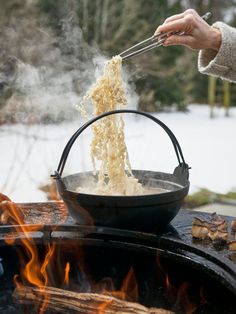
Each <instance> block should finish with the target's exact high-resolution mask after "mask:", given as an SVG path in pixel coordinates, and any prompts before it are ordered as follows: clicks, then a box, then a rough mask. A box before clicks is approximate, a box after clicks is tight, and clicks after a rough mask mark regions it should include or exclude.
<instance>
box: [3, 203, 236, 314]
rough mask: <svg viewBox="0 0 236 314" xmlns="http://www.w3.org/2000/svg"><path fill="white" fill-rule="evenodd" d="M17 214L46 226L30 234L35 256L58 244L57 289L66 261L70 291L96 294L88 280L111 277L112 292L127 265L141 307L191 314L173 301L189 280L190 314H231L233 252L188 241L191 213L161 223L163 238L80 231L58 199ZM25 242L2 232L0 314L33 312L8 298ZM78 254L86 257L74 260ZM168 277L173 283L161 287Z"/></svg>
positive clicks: (235, 288)
mask: <svg viewBox="0 0 236 314" xmlns="http://www.w3.org/2000/svg"><path fill="white" fill-rule="evenodd" d="M0 209H1V206H0ZM19 210H21V211H22V213H23V216H24V217H25V218H24V223H25V224H27V225H29V226H32V227H33V226H35V225H37V224H40V225H42V223H45V225H44V226H42V228H41V229H40V230H39V231H35V232H32V240H33V241H34V242H35V245H37V246H38V247H39V249H38V252H44V253H45V247H47V246H48V244H49V243H52V242H54V243H56V246H58V252H57V253H58V254H56V256H57V257H58V258H59V260H60V262H62V264H60V263H59V264H60V265H61V268H59V269H58V270H57V271H56V272H55V268H54V267H53V268H52V269H51V276H52V278H54V279H55V285H56V284H57V279H58V277H59V273H60V272H63V271H64V268H63V265H65V262H68V261H69V262H70V264H71V271H70V281H71V286H70V287H68V290H73V289H75V291H81V292H87V291H90V292H91V291H93V290H90V289H91V288H92V287H91V286H89V285H88V282H87V280H86V278H90V279H91V278H92V281H93V282H94V283H95V284H96V283H101V282H105V283H106V282H108V283H109V280H103V279H104V278H105V279H106V278H110V279H112V280H113V282H114V285H115V287H114V288H115V289H119V288H120V284H121V282H122V280H123V279H124V277H125V275H126V274H127V272H128V271H129V270H130V269H131V268H132V269H133V271H134V274H135V277H136V282H137V284H138V292H139V298H138V302H139V303H141V304H143V305H145V306H147V307H153V306H154V307H161V308H164V309H167V310H173V311H174V313H177V314H184V313H190V312H189V311H187V310H186V307H184V304H181V302H180V303H178V302H177V301H178V300H180V299H181V294H180V295H179V296H178V295H177V296H176V295H175V288H178V287H181V286H182V283H184V282H187V283H188V287H189V288H188V293H189V295H188V297H191V298H192V300H194V302H196V309H195V310H194V311H192V312H191V313H194V314H200V313H204V314H222V313H224V314H234V313H235V306H236V303H235V302H236V301H235V296H236V259H235V257H234V255H235V253H233V252H230V251H229V250H228V248H227V246H226V245H221V244H219V245H216V244H215V243H212V242H210V243H209V242H207V241H194V240H193V239H192V236H191V223H192V220H193V217H194V216H195V215H196V212H191V211H188V210H180V211H179V213H178V215H177V216H176V217H175V219H174V220H173V221H172V223H171V225H169V226H166V229H165V230H164V232H162V234H160V235H155V234H150V233H149V234H147V233H142V232H137V231H129V230H119V229H113V228H107V227H96V226H78V224H76V223H75V221H74V220H73V219H72V218H71V217H70V216H68V213H67V210H66V208H65V206H64V204H63V203H62V202H60V203H53V202H51V203H38V204H37V203H35V204H19ZM197 215H198V216H201V218H202V219H206V220H207V219H208V216H209V215H208V214H206V213H197ZM223 218H224V219H226V220H227V221H228V224H230V222H231V221H232V218H231V217H223ZM31 229H32V230H33V229H35V230H36V229H37V228H31ZM6 234H8V238H9V239H11V238H12V239H15V240H16V241H15V244H14V246H11V247H9V246H7V245H6V244H5V242H4V238H5V236H6ZM23 238H24V235H23V234H22V235H21V234H19V233H18V234H16V233H15V226H11V225H5V226H1V227H0V279H1V286H0V292H1V293H0V309H1V311H2V313H4V314H15V313H18V314H21V313H22V314H23V313H31V314H34V313H35V309H34V307H31V308H28V309H26V308H25V307H23V306H20V305H18V304H14V303H13V301H12V292H13V290H14V283H13V277H14V275H15V274H18V273H19V266H20V265H19V264H20V259H19V257H18V256H17V252H18V253H20V256H22V253H23V252H24V248H23V247H22V242H21V240H22V239H23ZM78 252H82V253H83V254H79V258H76V257H77V254H78ZM39 256H40V254H39ZM82 257H83V261H84V262H85V265H86V269H87V270H88V272H89V277H86V276H82V275H81V274H80V275H78V270H79V269H82V268H79V267H78V265H80V263H81V258H82ZM53 265H54V264H53ZM167 274H168V278H169V283H170V286H167V285H166V282H165V279H166V275H167ZM184 286H185V287H187V285H184ZM171 289H172V291H171ZM172 292H173V293H172ZM184 299H185V298H183V300H182V301H183V302H184ZM183 307H184V309H185V310H183ZM29 309H30V310H29ZM47 313H48V312H47ZM49 313H51V312H49Z"/></svg>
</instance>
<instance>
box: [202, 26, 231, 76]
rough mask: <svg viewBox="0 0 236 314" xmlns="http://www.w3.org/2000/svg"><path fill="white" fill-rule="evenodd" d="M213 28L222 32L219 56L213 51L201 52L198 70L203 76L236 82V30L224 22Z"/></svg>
mask: <svg viewBox="0 0 236 314" xmlns="http://www.w3.org/2000/svg"><path fill="white" fill-rule="evenodd" d="M212 26H213V27H215V28H218V29H219V30H220V31H221V34H222V43H221V46H220V49H219V51H218V53H217V54H216V52H215V51H214V50H211V49H206V50H200V52H199V56H198V70H199V71H200V72H201V73H203V74H209V75H213V76H219V77H221V78H222V79H226V80H228V81H231V82H236V29H235V28H233V27H230V26H228V25H226V24H224V23H222V22H216V23H215V24H213V25H212Z"/></svg>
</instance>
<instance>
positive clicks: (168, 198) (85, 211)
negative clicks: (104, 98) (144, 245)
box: [53, 110, 189, 232]
mask: <svg viewBox="0 0 236 314" xmlns="http://www.w3.org/2000/svg"><path fill="white" fill-rule="evenodd" d="M118 113H134V114H138V115H142V116H145V117H147V118H149V119H151V120H152V121H154V122H155V123H157V124H158V125H159V126H161V127H162V128H163V130H164V131H165V132H166V133H167V135H168V136H169V138H170V140H171V142H172V144H173V147H174V150H175V153H176V156H177V160H178V166H177V167H176V168H175V169H174V172H173V174H170V173H163V172H155V171H145V170H133V171H132V172H133V174H134V176H135V177H136V178H137V179H138V180H139V182H140V183H142V184H143V185H147V184H148V185H149V187H151V188H162V189H165V190H168V192H165V193H159V194H151V195H138V196H137V195H134V196H110V195H94V194H85V193H78V192H76V189H77V188H78V186H81V187H83V186H84V183H86V181H89V182H90V181H91V180H93V181H96V180H97V178H96V176H94V175H93V173H92V172H83V173H77V174H72V175H69V176H66V177H63V178H62V173H63V170H64V167H65V164H66V161H67V158H68V155H69V152H70V150H71V147H72V146H73V144H74V142H75V140H76V139H77V137H78V136H79V135H80V134H81V133H82V132H83V131H84V130H85V129H86V128H87V127H89V126H90V125H91V124H93V123H94V122H96V121H97V120H100V119H102V118H104V117H107V116H109V115H113V114H118ZM53 177H54V178H55V179H56V183H57V188H58V191H59V193H60V195H61V197H62V199H63V200H64V202H65V203H66V204H67V206H68V209H69V212H70V214H71V216H72V217H73V218H74V219H75V220H76V221H77V223H79V224H81V225H93V224H94V225H96V226H108V227H116V228H125V229H130V230H139V231H141V230H142V231H149V232H151V231H155V230H159V229H160V228H163V226H165V225H167V224H168V223H169V222H170V221H171V220H172V219H173V218H174V217H175V216H176V214H177V213H178V211H179V209H180V207H181V204H182V201H183V199H184V197H185V196H186V195H187V194H188V190H189V180H188V177H189V167H188V165H187V163H186V162H185V160H184V156H183V153H182V150H181V147H180V145H179V143H178V141H177V139H176V137H175V135H174V134H173V133H172V131H171V130H170V129H169V128H168V127H167V126H166V125H165V124H164V123H163V122H162V121H160V120H158V119H157V118H155V117H153V116H152V115H150V114H148V113H146V112H141V111H136V110H114V111H110V112H106V113H104V114H102V115H99V116H97V117H95V118H93V119H91V120H90V121H88V122H87V123H85V124H84V125H83V126H82V127H81V128H79V129H78V130H77V131H76V132H75V133H74V134H73V136H72V137H71V139H70V140H69V141H68V143H67V145H66V147H65V149H64V151H63V153H62V156H61V159H60V162H59V165H58V168H57V171H55V174H54V175H53Z"/></svg>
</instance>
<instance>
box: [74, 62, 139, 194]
mask: <svg viewBox="0 0 236 314" xmlns="http://www.w3.org/2000/svg"><path fill="white" fill-rule="evenodd" d="M121 70H122V58H121V57H120V56H115V57H113V58H112V59H111V60H109V61H107V62H106V64H105V67H104V71H103V74H102V76H101V77H99V78H98V80H97V82H96V83H95V85H94V86H92V88H91V89H90V90H89V91H88V93H87V94H86V96H85V97H86V98H87V99H89V100H91V102H92V104H93V106H94V107H93V108H94V115H100V114H102V113H104V112H107V111H110V110H115V109H120V108H124V107H125V106H126V104H127V100H126V95H125V90H124V86H123V83H122V73H121ZM92 132H93V138H92V142H91V157H92V162H93V166H94V169H96V168H95V164H96V161H100V163H101V166H100V169H99V172H98V182H97V185H96V187H95V188H91V187H90V188H89V189H88V188H81V187H80V188H79V189H78V191H79V192H82V193H90V194H99V195H141V194H145V192H144V188H143V186H142V185H141V183H139V182H138V180H137V179H136V178H135V177H134V176H133V174H132V171H131V165H130V161H129V156H128V151H127V147H126V144H125V136H124V120H123V116H122V115H117V114H114V115H111V116H108V117H105V118H103V119H100V120H99V121H97V122H96V123H94V124H93V125H92Z"/></svg>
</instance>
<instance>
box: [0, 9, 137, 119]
mask: <svg viewBox="0 0 236 314" xmlns="http://www.w3.org/2000/svg"><path fill="white" fill-rule="evenodd" d="M29 27H30V28H31V30H30V31H29V29H28V28H29ZM59 27H60V34H59V35H56V34H55V33H53V32H52V30H51V29H45V28H41V27H40V28H39V27H38V25H37V22H36V21H35V20H33V21H31V22H29V21H27V20H21V22H20V24H19V25H18V26H17V28H14V27H13V29H11V28H9V27H8V28H6V29H5V30H4V33H3V34H2V35H4V36H3V37H5V40H6V42H7V43H8V46H6V47H5V51H6V52H7V51H8V52H9V54H10V55H12V56H14V57H13V58H12V57H11V58H10V59H9V58H7V59H6V62H5V65H4V69H3V70H2V71H1V69H0V72H1V73H3V75H2V77H4V80H3V79H1V75H0V84H1V83H2V82H4V84H5V85H4V86H7V88H8V89H10V92H9V90H8V89H7V90H8V93H7V94H6V97H5V94H4V97H5V98H4V100H5V103H6V106H5V108H4V109H2V110H1V116H2V117H4V116H5V119H6V120H8V121H9V120H10V122H11V121H13V122H16V121H17V122H32V123H35V122H58V121H63V120H72V119H75V118H76V119H77V118H78V117H79V113H78V110H77V109H76V107H77V106H78V104H79V103H80V102H81V100H82V97H83V96H84V95H85V94H86V91H87V90H88V89H89V87H90V86H91V85H92V84H94V83H95V80H96V78H97V77H98V75H99V73H101V71H102V69H103V66H104V62H105V61H106V60H107V59H108V58H107V57H106V56H104V55H103V54H101V53H100V52H99V50H98V48H97V47H91V46H89V45H88V44H87V43H86V42H85V40H84V38H83V33H82V30H81V29H80V27H79V26H78V21H77V17H76V16H75V14H74V13H73V12H72V13H71V12H70V13H69V14H67V16H66V17H65V18H63V19H62V20H61V21H60V25H59ZM26 35H28V37H27V36H26ZM6 54H7V53H6ZM9 54H8V55H9ZM9 64H11V65H12V64H13V66H11V68H13V69H14V70H12V69H11V72H9ZM2 68H3V67H2ZM123 77H124V84H125V87H126V91H127V98H128V106H129V107H135V106H136V104H137V103H138V96H137V94H136V93H135V91H134V89H135V88H134V85H133V84H132V83H131V84H130V81H131V76H130V74H129V72H128V71H127V69H124V75H123ZM0 94H1V91H0ZM0 96H2V94H1V95H0ZM0 98H1V97H0ZM1 103H2V101H1ZM88 106H89V104H88ZM90 109H91V108H90ZM88 111H91V110H88Z"/></svg>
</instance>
